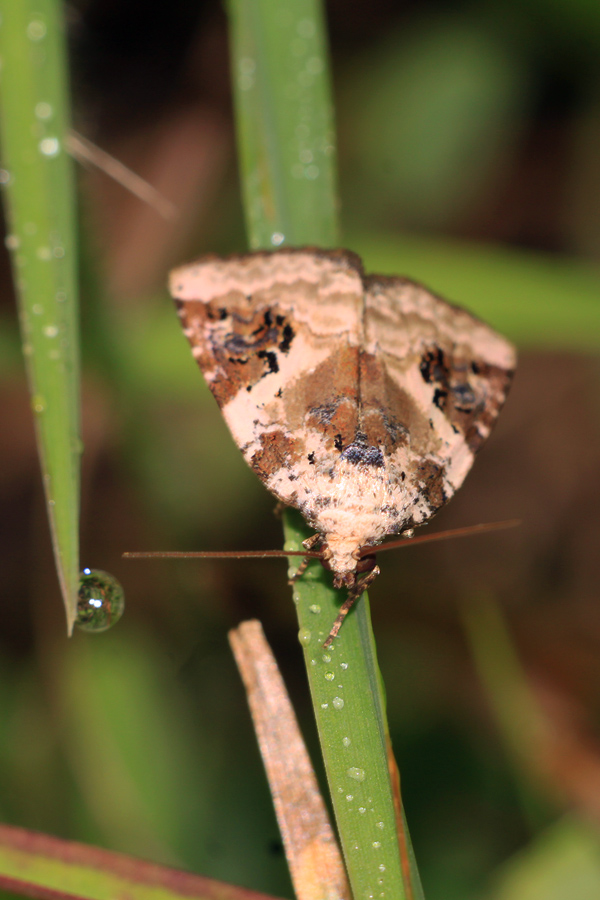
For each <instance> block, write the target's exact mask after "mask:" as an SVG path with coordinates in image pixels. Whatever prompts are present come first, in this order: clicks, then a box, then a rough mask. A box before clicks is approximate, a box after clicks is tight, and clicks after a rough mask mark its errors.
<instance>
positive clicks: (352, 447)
mask: <svg viewBox="0 0 600 900" xmlns="http://www.w3.org/2000/svg"><path fill="white" fill-rule="evenodd" d="M342 459H345V460H347V461H348V462H349V463H353V465H356V466H358V465H364V466H374V467H379V466H383V453H382V452H381V450H380V449H379V447H369V445H368V443H367V438H366V435H365V434H363V433H362V431H357V433H356V437H355V439H354V441H353V442H352V443H351V444H348V446H347V447H346V449H345V450H343V451H342Z"/></svg>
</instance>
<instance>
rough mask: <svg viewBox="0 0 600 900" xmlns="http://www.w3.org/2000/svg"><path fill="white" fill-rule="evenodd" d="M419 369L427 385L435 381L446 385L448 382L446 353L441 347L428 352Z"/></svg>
mask: <svg viewBox="0 0 600 900" xmlns="http://www.w3.org/2000/svg"><path fill="white" fill-rule="evenodd" d="M419 369H420V371H421V376H422V377H423V381H425V382H426V383H427V384H431V383H432V382H434V381H437V382H438V383H441V384H445V383H446V382H447V380H448V365H447V363H446V360H445V357H444V352H443V350H441V349H440V348H439V347H435V348H434V349H433V350H428V351H427V353H424V354H423V357H422V359H421V364H420V365H419Z"/></svg>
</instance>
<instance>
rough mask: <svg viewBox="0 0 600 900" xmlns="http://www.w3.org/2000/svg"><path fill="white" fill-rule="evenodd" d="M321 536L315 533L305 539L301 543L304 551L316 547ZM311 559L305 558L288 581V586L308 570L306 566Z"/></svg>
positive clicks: (309, 557)
mask: <svg viewBox="0 0 600 900" xmlns="http://www.w3.org/2000/svg"><path fill="white" fill-rule="evenodd" d="M322 538H323V535H322V534H320V533H319V532H317V533H316V534H313V535H311V536H310V537H309V538H306V540H305V541H302V546H303V547H304V549H305V550H312V549H313V547H316V546H317V544H318V543H319V542H320V541H321V540H322ZM312 558H313V557H311V556H305V557H304V559H303V560H302V562H301V563H300V565H299V566H298V568H297V569H296V571H295V572H294V574H293V575H292V577H291V578H290V579H289V580H288V584H294V582H296V581H298V579H299V578H302V576H303V575H304V573H305V572H306V570H307V568H308V564H309V562H310V561H311V559H312Z"/></svg>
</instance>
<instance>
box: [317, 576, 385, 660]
mask: <svg viewBox="0 0 600 900" xmlns="http://www.w3.org/2000/svg"><path fill="white" fill-rule="evenodd" d="M380 574H381V569H380V568H379V566H374V567H373V568H372V569H371V571H370V572H368V573H367V574H366V575H365V577H364V578H361V579H360V581H357V582H356V586H355V587H353V588H351V589H350V590H349V591H348V596H347V597H346V599H345V600H344V602H343V603H342V605H341V606H340V611H339V613H338V614H337V619H336V620H335V622H334V623H333V625H332V626H331V631H330V632H329V635H328V636H327V640H326V641H325V643H324V644H323V650H327V648H328V647H331V645H332V643H333V639H334V638H335V637H337V635H338V634H339V630H340V628H341V627H342V625H343V623H344V619H345V618H346V616H347V615H348V613H349V612H350V610H351V609H352V607H353V606H354V604H355V603H356V601H357V600H358V599H359V597H360V596H361V595H362V594H364V592H365V591H366V590H368V589H369V587H370V586H371V584H372V583H373V581H374V580H375V579H376V578H377V576H378V575H380Z"/></svg>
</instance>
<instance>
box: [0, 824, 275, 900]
mask: <svg viewBox="0 0 600 900" xmlns="http://www.w3.org/2000/svg"><path fill="white" fill-rule="evenodd" d="M2 889H3V890H9V891H11V892H12V893H17V894H23V895H24V896H26V897H40V898H43V900H52V898H56V900H64V898H66V897H70V898H72V900H77V898H89V900H114V898H115V897H128V898H130V900H184V898H188V900H276V898H272V897H268V896H267V895H266V894H259V893H256V892H255V891H249V890H245V889H244V888H238V887H234V886H233V885H229V884H224V883H223V882H220V881H213V880H212V879H210V878H202V877H201V876H199V875H192V874H190V873H188V872H181V871H178V870H177V869H168V868H166V867H165V866H157V865H154V864H153V863H148V862H144V861H142V860H141V859H134V858H133V857H131V856H124V855H123V854H121V853H111V852H110V851H108V850H101V849H99V848H97V847H87V846H85V845H84V844H77V843H75V842H74V841H63V840H60V839H59V838H54V837H48V836H47V835H44V834H36V832H34V831H25V830H24V829H22V828H11V827H9V826H8V825H0V890H2Z"/></svg>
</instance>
